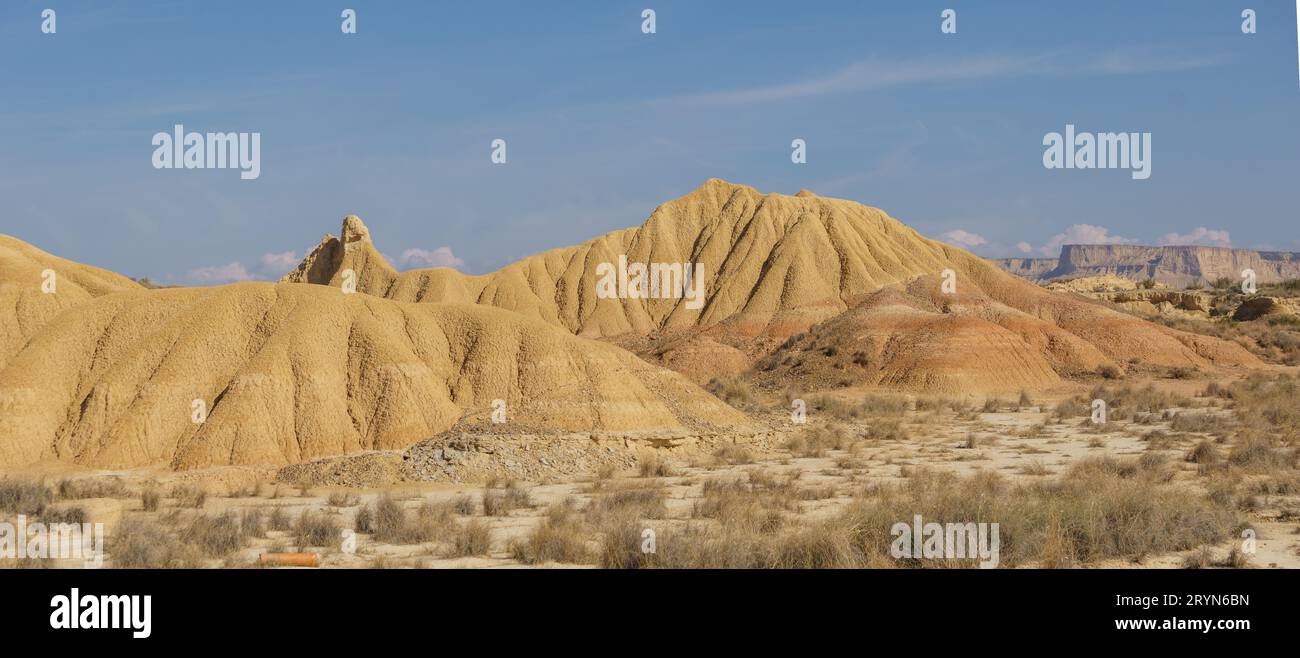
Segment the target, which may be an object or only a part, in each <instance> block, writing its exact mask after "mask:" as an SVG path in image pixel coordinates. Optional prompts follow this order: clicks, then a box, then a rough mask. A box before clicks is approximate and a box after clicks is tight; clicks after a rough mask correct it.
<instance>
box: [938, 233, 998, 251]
mask: <svg viewBox="0 0 1300 658" xmlns="http://www.w3.org/2000/svg"><path fill="white" fill-rule="evenodd" d="M939 237H940V238H941V239H942V240H943V241H944V242H950V243H952V244H957V245H961V246H963V247H966V248H967V249H970V248H972V247H978V246H980V245H982V244H988V243H989V241H988V240H985V239H984V236H982V235H979V234H977V233H971V232H970V231H963V230H961V229H959V228H956V229H953V230H951V231H947V232H944V233H940V234H939Z"/></svg>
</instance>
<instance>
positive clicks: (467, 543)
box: [451, 519, 492, 557]
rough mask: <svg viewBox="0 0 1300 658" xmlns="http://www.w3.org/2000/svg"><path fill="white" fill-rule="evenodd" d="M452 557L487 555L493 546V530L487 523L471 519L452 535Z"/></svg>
mask: <svg viewBox="0 0 1300 658" xmlns="http://www.w3.org/2000/svg"><path fill="white" fill-rule="evenodd" d="M451 544H452V548H451V557H465V556H469V555H487V554H488V551H489V550H491V548H492V532H491V530H489V529H488V526H487V524H486V523H483V522H482V521H480V520H478V519H470V520H469V521H468V522H466V523H464V524H462V525H461V526H460V527H459V528H457V529H456V531H455V532H454V533H453V535H452V541H451Z"/></svg>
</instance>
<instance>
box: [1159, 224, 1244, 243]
mask: <svg viewBox="0 0 1300 658" xmlns="http://www.w3.org/2000/svg"><path fill="white" fill-rule="evenodd" d="M1156 244H1159V245H1162V246H1163V245H1181V244H1194V245H1201V246H1204V247H1231V246H1232V238H1231V237H1230V236H1229V235H1228V232H1227V231H1222V230H1218V229H1212V228H1205V227H1204V226H1198V227H1196V228H1195V229H1193V230H1192V232H1191V233H1186V234H1182V235H1180V234H1178V233H1166V234H1164V236H1163V237H1161V238H1160V239H1159V240H1158V241H1157V242H1156Z"/></svg>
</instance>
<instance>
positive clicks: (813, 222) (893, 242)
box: [285, 179, 1258, 390]
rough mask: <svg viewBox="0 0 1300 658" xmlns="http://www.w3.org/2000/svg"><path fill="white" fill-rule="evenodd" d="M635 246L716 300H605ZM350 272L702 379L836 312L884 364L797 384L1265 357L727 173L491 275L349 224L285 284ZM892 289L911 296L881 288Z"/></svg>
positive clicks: (910, 382) (383, 286) (792, 380)
mask: <svg viewBox="0 0 1300 658" xmlns="http://www.w3.org/2000/svg"><path fill="white" fill-rule="evenodd" d="M620 256H626V257H627V259H628V260H629V261H631V262H692V263H702V264H703V271H704V277H705V283H704V290H705V295H704V300H703V303H702V305H701V308H700V309H698V310H692V309H690V308H687V305H686V304H684V300H681V299H672V300H661V299H650V300H647V299H626V298H622V299H600V298H598V296H597V295H596V293H595V286H596V281H597V279H598V276H597V268H598V267H599V266H600V264H601V263H613V262H616V261H617V260H618V259H619V257H620ZM349 270H350V271H351V272H352V273H353V274H354V275H355V280H356V282H357V286H358V290H361V291H363V292H366V293H369V294H372V295H376V296H382V297H387V298H391V299H401V300H409V301H423V302H437V301H455V302H473V303H478V304H485V305H492V306H498V307H501V308H505V309H509V310H513V311H517V312H520V313H523V314H525V315H529V316H532V317H536V318H539V319H541V320H543V321H546V322H549V323H552V324H555V325H559V326H561V327H563V328H565V329H567V330H568V331H571V332H573V333H576V334H579V335H586V336H600V337H603V338H605V339H607V340H609V341H611V342H615V343H617V344H619V345H622V346H624V347H627V348H628V349H630V350H632V351H634V352H636V353H637V354H640V355H641V356H642V357H643V358H645V359H647V360H649V361H651V362H653V363H658V364H661V365H665V366H667V367H670V368H673V369H675V370H678V371H679V372H682V373H684V374H687V375H688V376H690V377H691V378H692V379H694V380H695V381H697V382H704V381H707V380H708V379H709V378H711V377H714V376H717V375H719V374H728V373H740V372H744V371H746V370H748V369H749V368H750V367H751V366H752V365H754V364H755V363H756V362H759V361H760V360H763V359H764V357H768V356H769V355H772V354H773V352H774V351H776V350H777V349H778V348H779V347H780V346H781V344H782V341H784V340H785V339H787V338H790V337H792V336H796V335H799V334H801V333H803V332H807V331H809V330H810V329H812V328H813V327H814V326H817V325H819V324H821V323H824V325H823V326H821V327H819V330H820V331H819V330H814V331H813V333H814V334H819V338H818V339H817V341H818V344H819V347H820V348H822V349H828V348H829V346H828V345H823V344H821V343H824V342H826V341H834V342H840V343H843V345H841V346H839V348H837V350H836V351H838V352H842V353H844V354H846V355H849V356H846V357H845V358H851V355H852V354H854V353H856V352H860V351H861V352H864V353H869V352H872V351H873V350H872V349H867V348H868V346H866V345H862V344H859V343H860V342H861V341H862V340H864V339H865V338H864V337H865V336H867V335H868V334H873V335H874V337H873V338H872V340H873V341H875V344H876V348H873V349H879V350H883V351H881V352H880V353H879V354H876V355H875V356H876V357H879V358H880V359H884V361H880V360H878V359H877V360H872V361H869V362H870V363H872V364H873V365H872V366H871V367H870V368H866V367H863V366H862V365H861V364H854V365H853V367H852V368H850V367H849V366H848V365H845V364H840V367H842V368H847V369H848V372H847V374H846V373H841V374H838V375H837V376H835V377H823V376H821V375H818V374H816V373H815V372H814V371H815V369H811V370H810V369H807V368H803V369H801V368H786V369H777V370H776V371H775V372H776V373H777V374H780V375H781V376H783V377H786V378H787V380H788V381H786V383H787V384H794V385H800V384H802V383H810V384H811V383H822V384H824V383H826V382H828V381H830V380H834V381H837V382H839V381H842V382H849V383H866V384H875V385H884V386H901V387H907V388H915V389H921V390H954V389H958V388H963V387H967V390H970V388H969V387H973V388H974V389H977V390H978V389H989V388H1017V387H1019V388H1026V387H1036V386H1042V385H1047V384H1051V383H1053V382H1056V381H1059V378H1060V377H1061V376H1070V375H1073V374H1076V373H1079V372H1083V371H1091V370H1095V369H1096V368H1099V367H1102V366H1110V367H1114V368H1118V369H1120V370H1124V369H1125V368H1126V367H1127V364H1129V363H1130V362H1132V363H1135V364H1144V365H1147V366H1152V367H1193V368H1203V369H1205V368H1214V367H1218V366H1235V365H1252V364H1257V363H1258V362H1257V361H1256V360H1255V359H1254V357H1252V356H1250V355H1249V354H1248V353H1247V352H1246V351H1245V350H1244V349H1242V348H1241V347H1240V346H1238V345H1235V344H1232V343H1228V342H1225V341H1219V340H1215V339H1211V338H1205V337H1201V336H1194V335H1191V334H1186V333H1182V332H1177V331H1174V330H1171V329H1168V328H1165V327H1161V326H1157V325H1154V324H1151V323H1148V322H1144V321H1142V320H1139V319H1137V318H1134V317H1131V316H1129V315H1126V314H1123V313H1120V312H1117V311H1114V310H1112V309H1108V308H1106V307H1104V306H1103V305H1101V304H1097V303H1093V302H1090V301H1088V300H1085V299H1080V298H1078V297H1077V296H1072V295H1065V294H1056V293H1051V292H1048V291H1045V290H1043V289H1041V288H1039V287H1038V286H1035V285H1033V284H1030V283H1028V282H1026V281H1024V280H1022V279H1019V278H1016V277H1013V276H1010V275H1008V274H1005V273H1003V272H1001V271H999V270H998V269H996V268H995V267H993V266H991V265H990V264H989V263H987V262H986V261H984V260H983V259H980V258H978V257H976V256H974V255H972V254H970V253H968V252H966V251H964V250H962V249H959V248H957V247H954V246H951V245H947V244H944V243H941V242H937V241H934V240H930V239H927V238H925V237H923V236H921V235H920V234H918V233H917V232H916V231H914V230H912V229H911V228H908V227H907V226H905V225H904V224H902V223H901V222H899V221H898V220H896V219H893V218H892V217H890V216H888V215H887V214H886V213H885V212H883V211H881V210H879V209H875V208H869V207H866V206H863V205H861V204H858V203H855V202H852V201H846V200H841V199H830V198H825V197H820V196H817V195H815V194H813V193H811V192H808V191H806V190H805V191H801V192H800V193H799V194H798V195H795V196H787V195H782V194H762V193H759V192H758V191H756V190H755V189H753V188H751V187H747V186H742V185H733V184H731V183H727V182H725V181H720V180H717V179H712V180H709V181H708V182H706V183H705V184H704V185H703V186H701V187H700V188H698V189H696V190H695V191H693V192H691V193H690V194H688V195H686V196H684V197H681V198H679V199H675V200H673V201H669V202H667V203H665V204H663V205H661V206H659V207H658V208H656V209H655V210H654V212H653V213H651V215H650V217H649V219H648V220H646V222H645V223H644V224H643V225H642V226H640V227H636V228H629V229H624V230H621V231H616V232H613V233H609V234H606V235H604V236H601V237H598V238H595V239H593V240H590V241H588V242H586V243H584V244H582V245H579V246H576V247H568V248H563V249H556V250H552V251H548V252H545V253H542V254H538V255H536V256H532V257H529V258H526V259H523V260H521V261H518V262H516V263H513V264H511V265H508V266H506V267H505V268H502V269H501V270H498V271H496V272H492V273H489V274H486V275H481V276H468V275H464V274H461V273H459V272H457V271H455V270H452V269H447V268H435V269H424V270H411V271H407V272H401V273H399V272H397V271H396V270H394V269H393V268H392V267H391V266H389V265H388V263H387V262H385V261H384V259H383V257H382V256H381V255H380V254H379V252H378V250H377V249H376V248H375V246H374V244H373V242H372V240H371V237H370V234H369V231H368V230H366V228H365V226H364V225H363V224H362V223H361V221H360V220H359V219H358V218H356V217H349V218H347V219H346V220H345V221H344V226H343V236H342V238H335V237H333V236H329V235H327V236H326V237H325V239H324V240H322V242H321V244H320V245H319V246H318V247H317V248H316V250H315V251H313V252H312V253H311V254H310V255H309V256H308V257H307V259H306V260H304V261H303V263H302V264H300V265H299V267H298V268H297V269H296V270H295V271H294V272H292V273H290V274H289V275H288V276H286V278H285V280H286V281H302V282H311V283H320V284H326V285H331V286H338V285H340V284H341V283H342V277H343V273H344V272H346V271H349ZM944 270H951V271H952V272H953V273H954V274H955V275H956V277H957V282H958V283H957V289H958V291H959V293H960V294H959V295H957V296H956V297H952V298H941V297H937V296H936V295H939V294H940V293H939V287H938V286H939V278H938V277H939V276H940V274H941V273H942V272H943V271H944ZM926 286H928V288H927V287H926ZM890 287H898V288H900V290H901V292H900V291H894V292H882V291H884V290H885V289H887V288H890ZM900 295H901V296H900ZM846 312H847V313H846ZM886 345H887V348H886V347H885V346H886ZM783 356H789V355H783ZM782 360H783V359H778V361H777V362H776V363H781V361H782ZM791 362H793V360H792V361H791ZM763 363H765V364H766V365H768V366H772V364H773V362H772V361H771V360H770V359H769V360H764V361H763ZM787 365H788V364H787ZM875 368H880V369H879V370H875ZM764 379H768V380H772V383H773V384H775V383H776V382H775V381H774V377H771V376H769V377H766V378H764ZM802 379H807V380H808V381H807V382H802V381H801V380H802Z"/></svg>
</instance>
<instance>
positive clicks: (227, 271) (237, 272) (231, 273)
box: [185, 262, 253, 284]
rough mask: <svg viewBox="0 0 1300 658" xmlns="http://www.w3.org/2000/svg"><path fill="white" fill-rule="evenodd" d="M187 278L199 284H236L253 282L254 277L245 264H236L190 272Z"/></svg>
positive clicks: (201, 268)
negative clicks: (237, 282)
mask: <svg viewBox="0 0 1300 658" xmlns="http://www.w3.org/2000/svg"><path fill="white" fill-rule="evenodd" d="M185 278H187V279H189V280H191V281H195V282H198V283H211V284H216V283H234V282H236V281H252V280H253V275H252V274H249V272H248V270H247V269H245V268H244V265H243V263H239V262H234V263H227V264H225V265H215V266H212V267H200V268H198V269H193V270H190V271H189V273H188V274H186V275H185Z"/></svg>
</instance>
